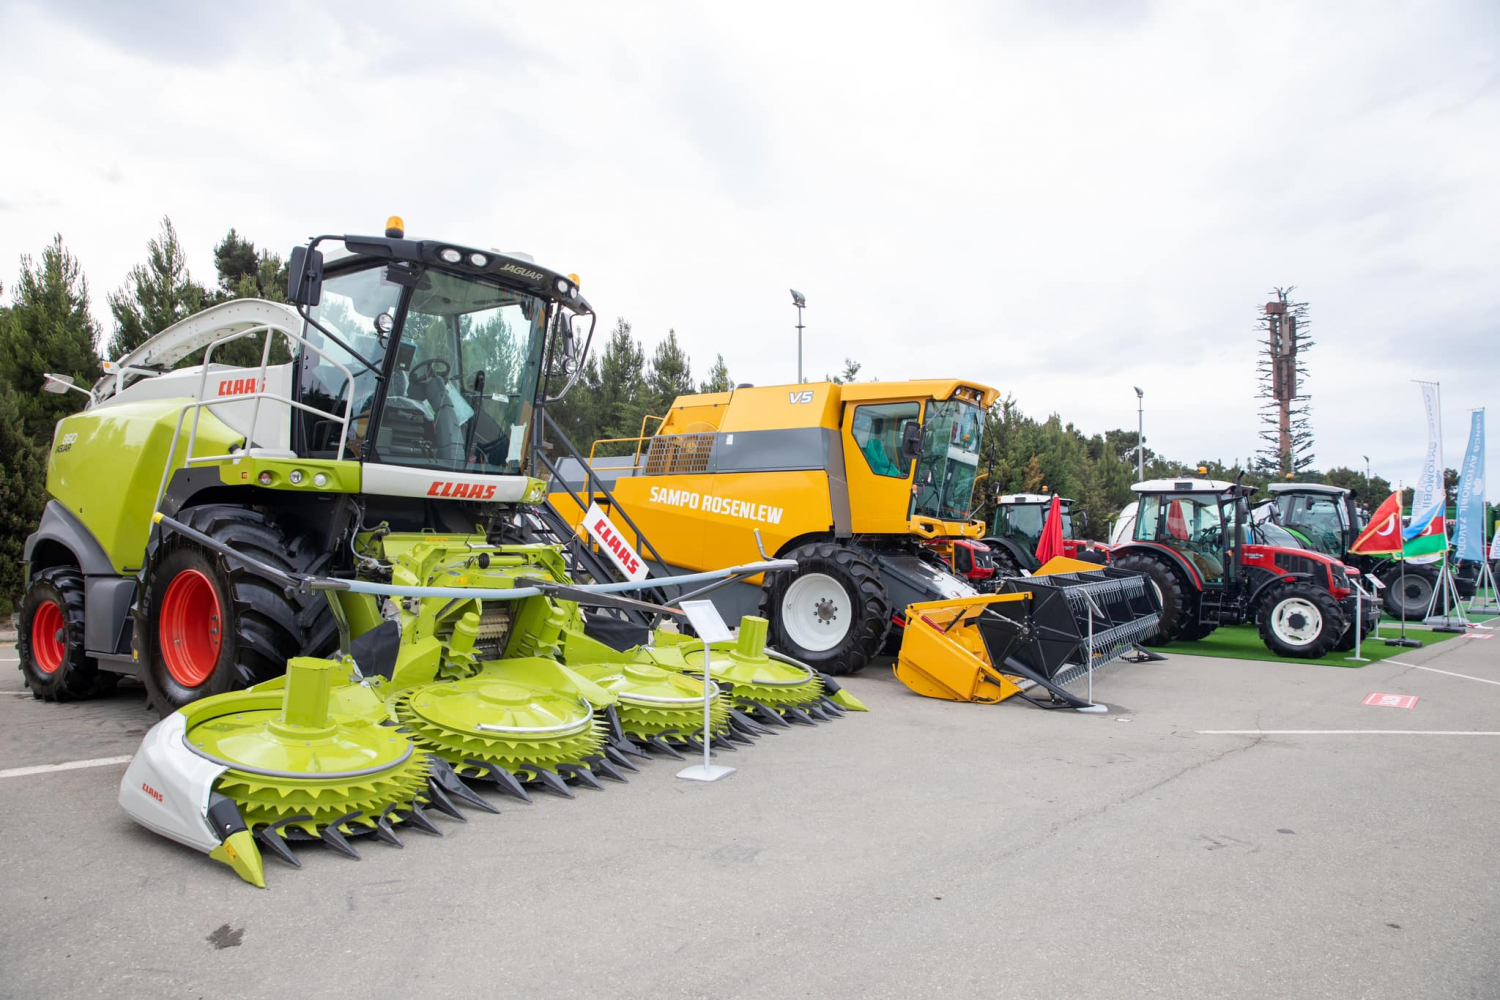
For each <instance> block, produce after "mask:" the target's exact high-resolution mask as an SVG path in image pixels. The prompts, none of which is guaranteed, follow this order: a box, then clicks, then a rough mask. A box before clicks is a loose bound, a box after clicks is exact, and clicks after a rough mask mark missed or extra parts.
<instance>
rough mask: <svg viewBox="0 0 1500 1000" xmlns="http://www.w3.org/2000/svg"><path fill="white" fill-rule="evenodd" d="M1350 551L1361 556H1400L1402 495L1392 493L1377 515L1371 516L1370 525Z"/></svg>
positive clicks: (1360, 534) (1350, 547)
mask: <svg viewBox="0 0 1500 1000" xmlns="http://www.w3.org/2000/svg"><path fill="white" fill-rule="evenodd" d="M1349 551H1350V552H1352V553H1357V554H1359V555H1366V556H1376V555H1400V554H1401V494H1400V493H1399V492H1396V493H1392V494H1391V495H1390V496H1389V497H1387V498H1386V501H1385V503H1383V504H1381V505H1380V507H1379V508H1378V509H1376V511H1375V513H1374V514H1373V515H1371V516H1370V523H1369V525H1368V526H1367V527H1366V528H1365V530H1364V531H1361V532H1360V533H1359V537H1358V538H1356V539H1355V540H1354V544H1353V545H1351V546H1349Z"/></svg>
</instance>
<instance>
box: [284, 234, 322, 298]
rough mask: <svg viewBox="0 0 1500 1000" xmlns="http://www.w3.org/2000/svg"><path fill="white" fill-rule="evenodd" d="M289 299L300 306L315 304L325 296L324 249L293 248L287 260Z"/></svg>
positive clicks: (287, 290)
mask: <svg viewBox="0 0 1500 1000" xmlns="http://www.w3.org/2000/svg"><path fill="white" fill-rule="evenodd" d="M286 297H287V301H288V302H291V303H293V304H295V305H299V306H309V307H311V306H315V305H317V304H318V302H319V301H320V300H321V299H322V298H323V251H321V250H313V249H310V248H308V247H297V248H295V249H294V250H292V257H291V260H289V261H287V278H286Z"/></svg>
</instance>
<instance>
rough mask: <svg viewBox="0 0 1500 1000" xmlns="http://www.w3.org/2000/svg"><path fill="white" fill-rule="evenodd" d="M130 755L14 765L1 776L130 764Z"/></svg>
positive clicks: (11, 776)
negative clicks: (25, 765)
mask: <svg viewBox="0 0 1500 1000" xmlns="http://www.w3.org/2000/svg"><path fill="white" fill-rule="evenodd" d="M128 763H130V757H129V755H126V756H124V757H94V758H91V759H89V760H69V761H64V762H63V763H61V764H33V765H32V766H31V767H12V768H8V769H7V770H4V771H0V778H24V777H26V776H27V775H28V774H47V773H48V772H51V771H76V770H78V769H79V768H82V767H108V766H109V765H111V764H128Z"/></svg>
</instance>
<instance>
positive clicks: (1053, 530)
mask: <svg viewBox="0 0 1500 1000" xmlns="http://www.w3.org/2000/svg"><path fill="white" fill-rule="evenodd" d="M1062 554H1063V532H1062V497H1059V496H1054V497H1053V498H1052V506H1050V507H1048V508H1047V523H1046V524H1044V525H1042V537H1041V540H1040V541H1038V542H1037V543H1036V559H1037V562H1039V563H1046V562H1047V560H1049V559H1056V558H1057V557H1058V556H1060V555H1062Z"/></svg>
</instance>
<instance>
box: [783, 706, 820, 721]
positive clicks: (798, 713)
mask: <svg viewBox="0 0 1500 1000" xmlns="http://www.w3.org/2000/svg"><path fill="white" fill-rule="evenodd" d="M786 717H787V718H789V719H791V720H792V721H793V722H800V723H802V724H803V725H805V726H816V725H817V723H816V722H814V721H813V717H812V716H810V715H808V714H807V713H806V712H804V711H802V709H800V708H798V707H797V706H796V705H788V706H787V707H786Z"/></svg>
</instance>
